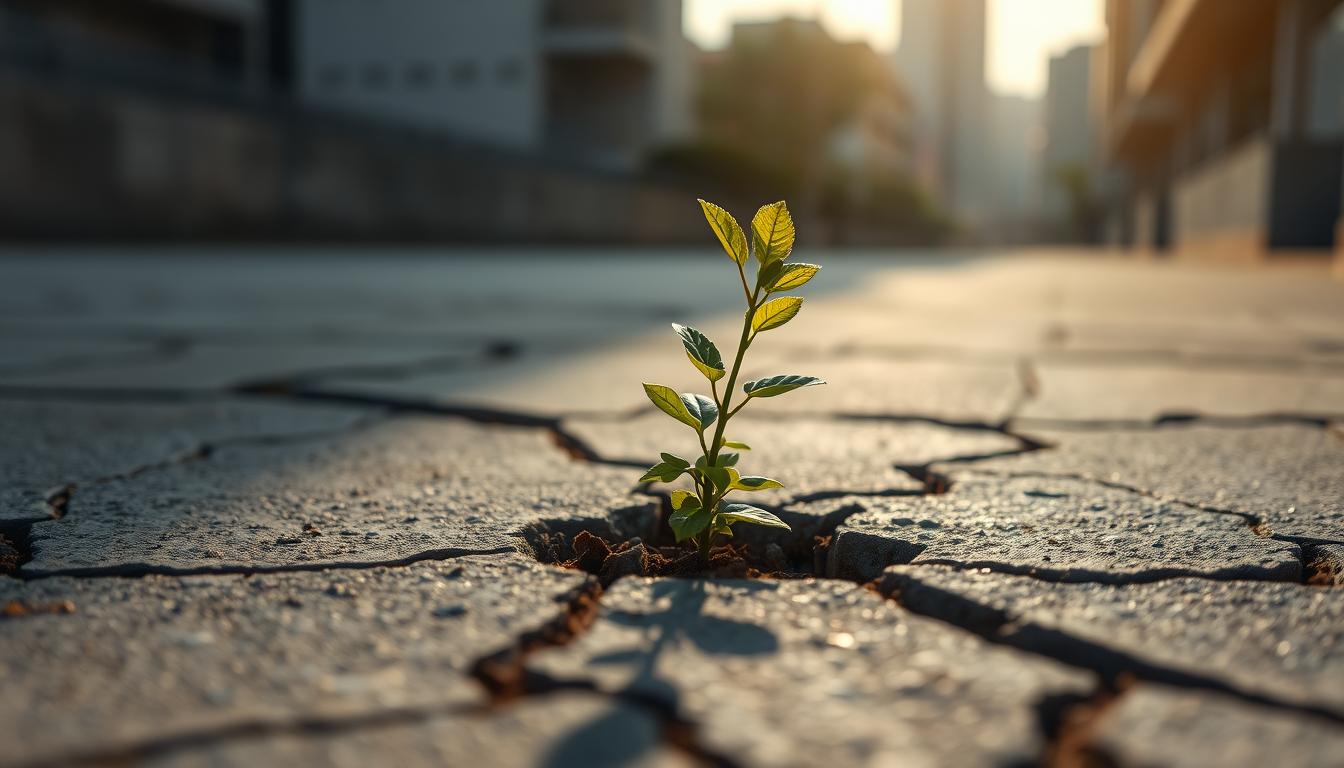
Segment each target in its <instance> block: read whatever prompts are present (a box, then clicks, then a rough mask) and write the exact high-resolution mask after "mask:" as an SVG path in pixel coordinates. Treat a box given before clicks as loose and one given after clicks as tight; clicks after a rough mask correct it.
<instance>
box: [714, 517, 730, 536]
mask: <svg viewBox="0 0 1344 768" xmlns="http://www.w3.org/2000/svg"><path fill="white" fill-rule="evenodd" d="M710 530H711V531H713V532H714V533H716V534H719V535H721V536H727V537H728V538H730V539H731V538H732V537H733V529H732V528H731V527H729V525H728V523H727V521H725V520H724V519H723V515H715V516H714V522H713V523H712V524H711V527H710Z"/></svg>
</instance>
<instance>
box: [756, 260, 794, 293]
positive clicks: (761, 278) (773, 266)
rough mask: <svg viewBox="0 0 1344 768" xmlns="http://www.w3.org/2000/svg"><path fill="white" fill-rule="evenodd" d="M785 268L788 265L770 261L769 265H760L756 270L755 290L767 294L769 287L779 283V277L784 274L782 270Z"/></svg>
mask: <svg viewBox="0 0 1344 768" xmlns="http://www.w3.org/2000/svg"><path fill="white" fill-rule="evenodd" d="M787 266H788V264H787V263H785V262H783V261H772V262H770V263H769V264H763V265H761V268H760V269H757V270H756V287H757V289H761V290H765V292H766V293H769V292H770V290H769V289H770V286H772V285H774V284H775V283H776V282H778V281H779V278H780V275H783V274H784V268H785V267H787Z"/></svg>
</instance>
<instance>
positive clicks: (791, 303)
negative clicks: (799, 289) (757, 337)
mask: <svg viewBox="0 0 1344 768" xmlns="http://www.w3.org/2000/svg"><path fill="white" fill-rule="evenodd" d="M802 308H803V300H802V299H800V298H798V297H797V296H781V297H779V298H778V299H771V300H769V301H767V302H765V303H764V304H762V305H761V306H759V307H757V308H756V312H755V313H754V314H752V316H751V328H752V330H754V331H756V332H757V333H760V332H761V331H768V330H770V329H771V328H778V327H779V326H781V325H783V324H785V323H787V322H789V321H790V320H792V319H793V316H794V315H796V314H798V310H800V309H802Z"/></svg>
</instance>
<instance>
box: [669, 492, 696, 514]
mask: <svg viewBox="0 0 1344 768" xmlns="http://www.w3.org/2000/svg"><path fill="white" fill-rule="evenodd" d="M688 504H689V505H691V506H692V507H694V508H695V509H699V508H700V498H699V497H698V496H696V495H695V494H694V493H691V492H690V491H673V492H672V509H674V510H681V509H686V510H687V511H688V512H689V510H690V507H688V506H687V505H688Z"/></svg>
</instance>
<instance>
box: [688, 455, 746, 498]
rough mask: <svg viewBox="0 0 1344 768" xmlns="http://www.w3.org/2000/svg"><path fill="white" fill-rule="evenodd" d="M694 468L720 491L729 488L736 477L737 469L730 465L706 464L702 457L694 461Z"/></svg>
mask: <svg viewBox="0 0 1344 768" xmlns="http://www.w3.org/2000/svg"><path fill="white" fill-rule="evenodd" d="M695 468H696V471H697V472H699V473H700V476H701V477H703V478H704V479H705V480H707V481H709V482H710V483H711V484H712V485H713V486H714V487H715V488H717V489H719V490H721V491H726V490H728V489H729V488H731V487H732V486H733V481H734V480H735V479H736V478H737V470H735V469H732V468H730V467H711V466H707V465H706V464H705V462H704V459H703V458H702V459H701V460H700V461H697V462H696V463H695Z"/></svg>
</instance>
